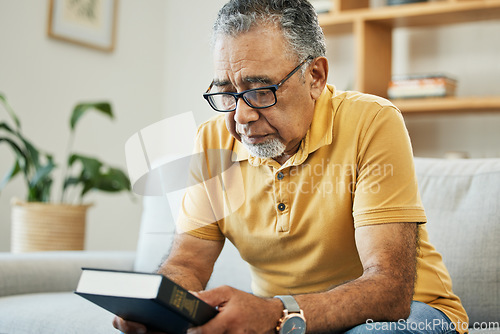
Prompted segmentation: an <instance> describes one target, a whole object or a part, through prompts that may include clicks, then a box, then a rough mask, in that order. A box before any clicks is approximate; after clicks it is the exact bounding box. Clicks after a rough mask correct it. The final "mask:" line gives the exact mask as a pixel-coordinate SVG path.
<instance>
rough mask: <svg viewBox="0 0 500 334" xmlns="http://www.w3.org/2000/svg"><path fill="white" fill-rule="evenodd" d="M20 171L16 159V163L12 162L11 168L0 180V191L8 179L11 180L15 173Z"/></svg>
mask: <svg viewBox="0 0 500 334" xmlns="http://www.w3.org/2000/svg"><path fill="white" fill-rule="evenodd" d="M20 171H21V168H20V167H19V163H18V161H16V163H15V164H14V166H12V168H11V170H10V171H8V172H7V173H6V174H5V175H4V177H3V179H2V181H1V182H0V191H1V190H2V189H3V188H4V187H5V186H6V185H7V183H9V181H10V180H12V179H13V178H14V177H15V176H16V175H17V173H19V172H20Z"/></svg>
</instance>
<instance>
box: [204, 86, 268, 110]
mask: <svg viewBox="0 0 500 334" xmlns="http://www.w3.org/2000/svg"><path fill="white" fill-rule="evenodd" d="M242 97H243V100H245V102H246V103H247V104H248V105H249V106H250V107H252V108H265V107H270V106H272V105H273V104H275V103H276V96H275V95H274V92H273V91H272V90H271V89H269V88H264V89H255V90H250V91H247V92H245V93H244V94H243V96H242ZM210 103H211V104H212V105H213V106H214V107H215V109H217V110H224V111H229V110H234V109H236V104H237V97H236V96H234V95H230V94H214V95H211V96H210Z"/></svg>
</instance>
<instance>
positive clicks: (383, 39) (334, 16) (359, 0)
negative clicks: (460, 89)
mask: <svg viewBox="0 0 500 334" xmlns="http://www.w3.org/2000/svg"><path fill="white" fill-rule="evenodd" d="M332 1H333V12H332V13H327V14H321V15H319V17H318V18H319V22H320V25H321V27H322V28H323V31H324V33H325V35H335V34H345V33H348V34H352V35H353V36H354V40H355V43H354V47H355V50H354V54H355V61H356V63H355V67H356V73H355V90H358V91H360V92H364V93H369V94H374V95H379V96H383V97H386V96H387V87H388V84H389V81H390V80H391V68H392V47H393V45H392V34H393V29H394V28H396V27H426V26H435V25H448V24H454V23H464V22H473V21H479V20H491V19H500V0H441V1H432V2H421V3H414V4H406V5H400V6H383V7H378V8H370V4H369V3H370V1H369V0H332ZM374 55H375V56H374ZM395 103H396V105H397V106H398V107H400V109H401V111H402V112H405V113H416V112H453V111H461V112H463V111H500V97H463V98H439V99H415V100H398V101H395Z"/></svg>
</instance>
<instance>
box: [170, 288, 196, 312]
mask: <svg viewBox="0 0 500 334" xmlns="http://www.w3.org/2000/svg"><path fill="white" fill-rule="evenodd" d="M198 304H199V300H198V299H196V298H194V297H193V296H191V295H190V294H187V293H186V292H185V291H182V290H180V289H179V288H177V287H176V286H174V288H173V289H172V296H171V297H170V305H172V306H173V307H175V308H177V309H178V310H179V311H187V312H188V313H189V315H190V316H191V317H193V318H194V317H195V316H196V312H197V311H198Z"/></svg>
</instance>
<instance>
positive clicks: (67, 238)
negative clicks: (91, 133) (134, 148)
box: [0, 93, 130, 252]
mask: <svg viewBox="0 0 500 334" xmlns="http://www.w3.org/2000/svg"><path fill="white" fill-rule="evenodd" d="M0 104H2V106H3V108H2V109H4V111H5V112H6V115H7V117H5V118H4V117H0V144H2V143H3V144H6V145H7V146H8V147H10V149H11V150H12V152H13V153H14V159H13V160H14V161H13V164H12V167H11V168H10V170H8V171H7V173H6V174H5V176H4V177H3V179H1V180H0V192H1V191H2V189H3V188H4V187H5V186H6V185H7V184H8V183H9V181H11V180H12V179H13V178H14V177H16V176H18V175H21V176H22V177H23V178H24V181H25V183H26V189H27V195H26V200H25V201H21V200H18V199H15V200H13V201H12V247H11V248H12V251H13V252H24V251H38V250H81V249H83V246H84V236H85V216H86V212H87V209H88V207H89V206H90V205H89V204H84V202H83V200H84V198H85V196H86V195H87V194H88V193H89V192H90V191H92V190H100V191H105V192H120V191H127V192H129V191H130V181H129V179H128V177H127V175H126V174H125V173H124V172H123V171H122V170H120V169H119V168H115V167H112V166H109V165H107V164H105V163H104V162H102V161H100V160H99V159H97V158H95V157H91V156H87V155H83V154H78V153H75V152H73V151H72V144H73V140H74V137H75V130H76V126H77V124H78V121H79V120H80V119H81V118H82V116H84V115H85V114H87V113H88V112H90V111H95V112H99V113H101V114H102V115H105V116H107V117H109V118H113V112H112V108H111V105H110V104H109V103H108V102H96V103H94V102H91V103H79V104H77V105H76V106H75V108H74V109H73V112H72V114H71V118H70V122H69V126H70V138H69V140H68V147H67V159H66V162H65V163H64V164H63V165H62V168H63V169H62V178H63V179H62V181H61V185H62V186H61V188H62V189H61V190H60V197H59V199H58V200H55V199H54V198H53V197H52V196H54V195H53V194H52V190H53V187H52V186H53V181H54V172H55V171H56V170H57V167H59V165H58V164H57V163H56V162H55V161H54V156H53V155H52V154H50V153H49V152H47V151H45V150H42V149H39V148H38V147H37V146H36V145H35V144H34V143H33V142H32V141H30V140H29V139H28V138H27V136H26V135H25V134H24V133H23V132H22V128H21V122H20V121H19V118H18V117H17V115H16V113H15V112H14V110H13V109H12V107H11V106H10V105H9V103H8V102H7V99H6V98H5V96H4V95H3V94H1V93H0ZM0 113H1V111H0ZM70 192H71V193H72V194H73V195H74V197H75V198H74V199H70V196H69V195H70V194H69V193H70Z"/></svg>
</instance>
